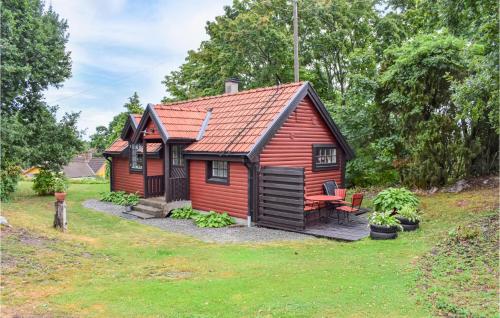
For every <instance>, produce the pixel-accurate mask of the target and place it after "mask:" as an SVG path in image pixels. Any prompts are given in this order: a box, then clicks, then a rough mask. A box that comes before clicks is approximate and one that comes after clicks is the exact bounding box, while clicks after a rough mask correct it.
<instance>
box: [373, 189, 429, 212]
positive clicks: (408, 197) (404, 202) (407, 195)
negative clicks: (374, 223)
mask: <svg viewBox="0 0 500 318" xmlns="http://www.w3.org/2000/svg"><path fill="white" fill-rule="evenodd" d="M418 204H419V200H418V198H417V196H416V195H415V194H413V192H411V191H410V190H408V189H406V188H388V189H385V190H384V191H382V192H380V193H379V194H378V195H377V196H376V197H375V199H374V200H373V206H374V207H375V211H390V210H392V211H393V210H398V211H399V210H400V209H402V208H403V207H404V206H409V207H413V208H416V207H417V206H418Z"/></svg>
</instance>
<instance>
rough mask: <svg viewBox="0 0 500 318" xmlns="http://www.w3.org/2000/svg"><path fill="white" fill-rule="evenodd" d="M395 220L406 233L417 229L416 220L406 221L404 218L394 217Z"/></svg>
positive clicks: (417, 222)
mask: <svg viewBox="0 0 500 318" xmlns="http://www.w3.org/2000/svg"><path fill="white" fill-rule="evenodd" d="M396 219H398V220H399V222H400V223H401V226H402V227H403V230H404V231H407V232H409V231H415V230H416V229H418V227H419V223H420V221H418V220H417V221H411V220H408V219H407V218H404V217H402V216H396Z"/></svg>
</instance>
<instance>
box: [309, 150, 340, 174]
mask: <svg viewBox="0 0 500 318" xmlns="http://www.w3.org/2000/svg"><path fill="white" fill-rule="evenodd" d="M337 167H338V164H337V147H336V146H335V145H313V170H325V169H332V168H337Z"/></svg>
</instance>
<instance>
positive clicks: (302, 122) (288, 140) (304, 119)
mask: <svg viewBox="0 0 500 318" xmlns="http://www.w3.org/2000/svg"><path fill="white" fill-rule="evenodd" d="M313 144H337V141H336V140H335V137H334V136H333V134H332V133H331V132H330V130H329V129H328V127H327V125H326V124H325V122H324V121H323V119H322V118H321V115H320V114H319V112H318V111H317V110H316V108H315V107H314V105H313V103H312V101H311V100H310V99H309V97H306V98H305V99H303V100H302V101H301V102H300V103H299V105H298V106H297V108H296V109H295V111H294V112H293V113H292V114H290V117H288V119H287V120H286V121H285V123H284V124H283V126H282V127H281V128H280V129H279V130H278V131H277V132H276V134H275V135H274V137H273V138H272V139H271V140H270V141H269V143H268V144H267V145H266V146H265V147H264V149H263V150H262V152H261V154H260V164H261V166H262V167H265V166H281V167H304V168H305V194H306V195H315V194H322V193H323V188H322V185H323V183H324V182H325V181H328V180H335V181H336V182H337V183H338V184H339V185H340V184H341V183H342V166H341V165H343V164H344V153H343V151H342V149H341V148H340V147H339V146H338V147H337V161H338V162H339V167H338V169H335V170H326V171H316V172H313V171H312V145H313Z"/></svg>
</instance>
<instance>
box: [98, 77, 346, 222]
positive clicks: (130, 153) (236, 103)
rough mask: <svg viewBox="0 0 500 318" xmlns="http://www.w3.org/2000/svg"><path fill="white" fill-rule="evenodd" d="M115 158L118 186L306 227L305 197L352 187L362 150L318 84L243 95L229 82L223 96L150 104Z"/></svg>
mask: <svg viewBox="0 0 500 318" xmlns="http://www.w3.org/2000/svg"><path fill="white" fill-rule="evenodd" d="M105 156H106V157H107V158H108V159H109V160H110V161H111V166H112V168H111V190H112V191H120V190H121V191H127V192H138V193H139V194H140V195H141V196H144V197H162V201H164V202H165V203H169V202H175V201H191V204H192V206H193V208H194V209H198V210H204V211H209V210H214V211H218V212H228V213H229V214H230V215H232V216H235V217H238V218H248V219H249V220H251V221H252V222H255V223H257V224H258V225H264V226H271V227H279V228H290V229H300V228H304V225H305V221H304V220H305V218H304V196H305V195H311V194H322V192H323V190H322V184H323V183H324V182H325V181H328V180H335V181H336V182H337V183H338V184H339V185H341V184H343V183H344V176H345V166H346V161H347V160H349V159H350V158H352V156H353V151H352V150H351V148H350V147H349V145H348V144H347V142H346V140H345V138H344V137H343V136H342V134H341V133H340V131H339V129H338V128H337V126H336V125H335V123H334V122H333V120H332V119H331V117H330V115H329V114H328V111H327V110H326V108H325V106H324V105H323V103H322V102H321V100H320V99H319V97H318V95H317V93H316V92H315V91H314V89H313V87H312V86H311V84H310V83H308V82H302V83H293V84H285V85H279V86H273V87H266V88H259V89H253V90H248V91H242V92H238V83H237V82H235V81H228V82H226V93H225V94H223V95H219V96H211V97H203V98H198V99H193V100H187V101H180V102H175V103H170V104H165V105H163V104H158V105H152V104H149V105H148V106H147V108H146V110H145V112H144V114H143V115H142V116H139V115H131V116H130V118H129V119H128V120H127V123H126V125H125V127H124V129H123V132H122V134H121V138H120V139H118V140H117V141H115V142H114V143H113V145H111V146H110V147H109V148H108V149H107V150H106V151H105ZM157 200H158V199H157ZM165 212H168V211H165Z"/></svg>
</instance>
